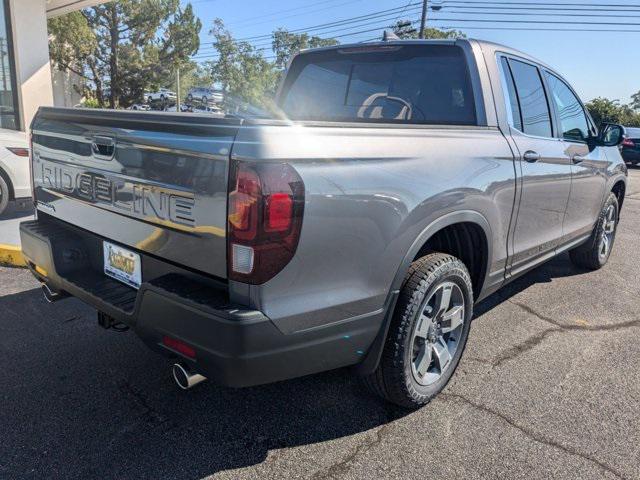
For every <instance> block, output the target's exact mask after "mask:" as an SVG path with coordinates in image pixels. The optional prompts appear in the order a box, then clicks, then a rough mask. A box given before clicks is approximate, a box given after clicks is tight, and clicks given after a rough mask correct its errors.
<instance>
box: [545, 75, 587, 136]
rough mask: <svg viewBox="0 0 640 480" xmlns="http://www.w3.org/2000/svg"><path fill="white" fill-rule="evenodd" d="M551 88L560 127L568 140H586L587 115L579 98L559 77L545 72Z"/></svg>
mask: <svg viewBox="0 0 640 480" xmlns="http://www.w3.org/2000/svg"><path fill="white" fill-rule="evenodd" d="M545 75H546V77H547V83H548V84H549V89H550V90H551V98H552V99H553V103H554V104H555V106H556V110H557V111H558V117H559V119H560V129H561V130H562V136H563V138H565V139H566V140H573V141H579V142H584V141H586V140H587V138H588V137H589V124H588V123H587V116H586V115H585V113H584V109H583V108H582V105H581V104H580V101H579V100H578V98H577V97H576V96H575V95H574V94H573V92H572V91H571V89H570V88H569V87H568V86H567V85H566V84H565V83H564V82H563V81H562V80H560V79H559V78H558V77H556V76H555V75H552V74H550V73H549V72H545Z"/></svg>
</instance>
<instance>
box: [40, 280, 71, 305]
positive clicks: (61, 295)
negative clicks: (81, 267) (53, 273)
mask: <svg viewBox="0 0 640 480" xmlns="http://www.w3.org/2000/svg"><path fill="white" fill-rule="evenodd" d="M41 288H42V294H43V295H44V299H45V300H46V301H47V302H49V303H54V302H57V301H58V300H63V299H65V298H67V297H68V296H69V294H68V293H67V292H62V291H54V290H51V288H49V285H47V284H46V283H43V284H42V287H41Z"/></svg>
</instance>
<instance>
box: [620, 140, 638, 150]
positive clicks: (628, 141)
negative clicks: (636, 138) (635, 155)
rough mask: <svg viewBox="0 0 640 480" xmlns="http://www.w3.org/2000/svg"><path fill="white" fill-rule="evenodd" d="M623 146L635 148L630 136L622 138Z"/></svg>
mask: <svg viewBox="0 0 640 480" xmlns="http://www.w3.org/2000/svg"><path fill="white" fill-rule="evenodd" d="M622 146H623V147H629V148H636V144H635V143H634V142H633V140H631V139H630V138H625V139H624V140H622Z"/></svg>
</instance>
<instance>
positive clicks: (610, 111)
mask: <svg viewBox="0 0 640 480" xmlns="http://www.w3.org/2000/svg"><path fill="white" fill-rule="evenodd" d="M639 93H640V92H639ZM632 98H633V97H632ZM586 107H587V109H588V110H589V113H590V114H591V116H592V117H593V120H594V121H595V122H596V125H601V124H602V123H619V124H620V125H625V126H627V127H640V112H638V111H637V110H635V109H634V108H633V104H629V105H621V104H620V101H619V100H609V99H608V98H602V97H598V98H595V99H593V100H591V101H590V102H589V103H587V104H586Z"/></svg>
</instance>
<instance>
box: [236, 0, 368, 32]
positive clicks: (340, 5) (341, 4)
mask: <svg viewBox="0 0 640 480" xmlns="http://www.w3.org/2000/svg"><path fill="white" fill-rule="evenodd" d="M361 1H363V0H350V1H348V2H344V3H339V4H338V5H334V6H332V7H330V8H338V7H342V6H344V5H349V4H351V3H357V2H361ZM330 8H329V7H325V8H319V9H316V10H306V11H304V12H302V13H296V14H293V15H286V16H284V17H279V19H280V20H284V19H288V18H294V17H301V16H304V15H308V14H310V13H318V12H324V11H326V10H329V9H330ZM260 18H264V17H260ZM270 22H273V19H271V20H263V21H260V22H254V23H248V24H243V25H242V27H243V28H247V27H253V26H255V25H264V24H265V23H270ZM229 25H232V24H231V23H229ZM233 25H237V23H234V24H233Z"/></svg>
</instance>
